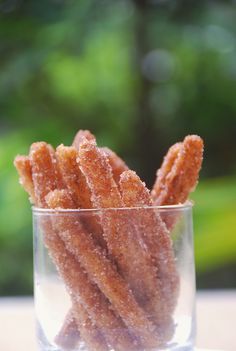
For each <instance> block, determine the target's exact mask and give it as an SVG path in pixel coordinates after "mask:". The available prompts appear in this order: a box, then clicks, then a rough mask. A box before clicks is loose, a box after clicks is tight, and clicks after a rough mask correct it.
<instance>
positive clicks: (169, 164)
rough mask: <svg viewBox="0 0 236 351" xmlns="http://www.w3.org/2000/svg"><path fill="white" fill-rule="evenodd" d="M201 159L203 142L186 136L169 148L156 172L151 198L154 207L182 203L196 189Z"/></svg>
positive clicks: (192, 136)
mask: <svg viewBox="0 0 236 351" xmlns="http://www.w3.org/2000/svg"><path fill="white" fill-rule="evenodd" d="M202 159H203V141H202V139H201V138H200V137H199V136H197V135H188V136H187V137H186V138H185V139H184V141H183V142H182V143H179V144H175V145H174V146H172V148H170V150H169V152H168V153H167V155H166V157H165V159H164V162H163V164H162V166H161V168H160V170H158V172H157V179H156V182H155V184H154V186H153V190H152V198H153V201H154V204H155V205H173V204H179V203H184V202H185V201H186V200H187V199H188V196H189V193H190V192H191V191H193V190H194V189H195V187H196V184H197V180H198V177H199V171H200V169H201V165H202Z"/></svg>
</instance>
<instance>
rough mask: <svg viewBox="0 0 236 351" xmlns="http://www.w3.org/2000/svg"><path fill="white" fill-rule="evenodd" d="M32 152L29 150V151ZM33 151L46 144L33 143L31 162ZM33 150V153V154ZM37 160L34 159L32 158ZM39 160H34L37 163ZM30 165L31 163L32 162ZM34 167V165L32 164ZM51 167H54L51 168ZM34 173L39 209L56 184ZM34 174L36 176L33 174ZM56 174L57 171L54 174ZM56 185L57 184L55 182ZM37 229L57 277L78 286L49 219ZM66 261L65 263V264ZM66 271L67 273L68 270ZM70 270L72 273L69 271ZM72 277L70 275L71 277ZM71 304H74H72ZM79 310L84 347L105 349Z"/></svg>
mask: <svg viewBox="0 0 236 351" xmlns="http://www.w3.org/2000/svg"><path fill="white" fill-rule="evenodd" d="M32 149H33V150H32ZM35 149H37V151H39V152H40V151H42V152H43V151H45V150H47V145H46V144H45V143H37V144H33V145H32V147H31V151H32V152H31V157H32V159H33V160H34V156H35V154H34V151H35ZM37 151H36V154H37ZM51 151H52V149H51V147H50V151H49V152H50V153H51ZM36 159H37V156H36ZM39 159H40V158H38V160H39ZM40 162H42V163H41V165H44V162H43V160H40ZM32 163H33V164H34V161H33V162H32ZM49 164H50V160H49V158H48V159H47V162H45V173H46V174H47V176H48V175H49V174H50V173H51V172H50V171H49V168H50V167H49ZM15 166H16V169H17V171H18V173H19V175H20V178H21V176H22V175H23V176H24V174H25V173H26V172H27V170H28V164H27V166H26V169H24V168H23V167H21V166H22V162H19V159H18V160H17V161H16V162H15ZM34 166H35V165H34ZM53 167H54V166H53ZM34 172H35V174H32V173H33V172H31V174H32V176H33V178H34V179H35V180H36V184H34V192H35V193H36V194H37V197H36V202H35V205H36V206H39V204H44V207H45V198H44V196H45V193H46V192H47V191H48V190H50V188H51V189H53V188H54V187H55V184H56V180H55V178H54V174H53V173H51V175H53V178H52V179H48V181H47V184H45V183H44V181H43V180H41V181H39V182H37V180H38V179H39V178H40V174H41V171H40V168H38V167H37V166H36V167H34ZM36 173H38V174H36ZM56 173H57V172H56ZM27 181H28V184H27V183H26V182H21V183H22V185H23V186H24V188H25V190H26V191H28V189H29V188H30V184H31V183H32V184H33V180H32V179H31V178H30V177H28V178H27ZM59 183H60V182H59ZM41 227H42V229H43V232H44V243H45V245H46V246H47V247H48V250H49V254H50V256H51V257H52V260H53V262H54V263H55V265H56V267H57V269H58V271H59V273H60V275H61V276H62V277H63V278H64V279H65V280H67V279H68V284H69V285H70V286H71V285H73V284H75V286H76V284H78V283H77V279H75V278H74V277H73V273H72V271H73V267H74V266H73V265H76V267H74V268H75V270H74V272H77V270H78V267H77V266H78V265H77V263H76V262H75V260H74V259H73V257H71V256H70V255H68V253H67V252H66V250H65V246H64V244H63V242H62V241H61V240H60V238H59V237H58V236H57V234H56V233H55V231H54V230H53V229H52V226H51V222H50V219H49V218H47V219H45V218H44V220H43V221H41ZM68 262H69V264H68ZM68 268H69V271H68ZM71 268H72V270H71ZM71 274H72V275H71ZM73 305H74V304H73ZM73 307H74V309H75V311H76V310H77V306H73ZM80 307H81V308H80V309H79V311H80V312H79V313H75V314H74V315H75V319H76V323H77V325H78V326H79V329H80V333H81V336H82V337H83V339H84V340H85V342H86V344H87V345H88V347H89V349H91V350H93V349H94V348H95V349H98V350H101V351H103V350H108V348H107V345H106V343H105V340H104V338H103V336H102V335H100V332H99V331H98V329H97V327H96V326H95V325H94V324H93V323H91V322H90V317H89V315H88V313H87V311H86V310H85V309H84V308H83V306H80ZM86 326H89V327H90V329H89V330H90V331H91V332H88V329H87V327H86Z"/></svg>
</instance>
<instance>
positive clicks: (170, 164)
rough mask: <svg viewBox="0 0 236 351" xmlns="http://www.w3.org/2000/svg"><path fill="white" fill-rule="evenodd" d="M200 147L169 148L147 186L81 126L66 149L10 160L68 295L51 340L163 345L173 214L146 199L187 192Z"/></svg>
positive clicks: (170, 323)
mask: <svg viewBox="0 0 236 351" xmlns="http://www.w3.org/2000/svg"><path fill="white" fill-rule="evenodd" d="M202 154H203V142H202V139H201V138H200V137H198V136H194V135H192V136H187V137H186V138H185V139H184V141H183V142H180V143H177V144H175V145H173V146H172V147H171V148H170V149H169V151H168V153H167V155H166V156H165V158H164V161H163V164H162V166H161V168H160V169H159V170H158V172H157V179H156V182H155V184H154V187H153V189H152V191H151V192H150V191H149V190H148V189H147V187H146V185H145V183H144V182H142V180H141V179H140V178H139V177H138V175H137V174H136V173H135V172H133V171H131V170H129V168H128V166H127V165H126V164H125V162H124V161H123V160H122V159H121V158H120V157H119V156H118V155H117V154H116V153H114V152H113V151H112V150H110V149H108V148H106V147H98V146H97V144H96V138H95V136H94V135H93V134H92V133H90V131H88V130H87V131H84V130H80V131H79V132H78V133H77V134H76V136H75V138H74V141H73V144H72V146H64V145H59V146H58V147H57V148H56V150H54V149H53V147H52V146H51V145H49V144H47V143H45V142H38V143H34V144H32V145H31V147H30V152H29V155H28V156H17V157H16V158H15V160H14V165H15V167H16V169H17V171H18V173H19V177H20V183H21V185H22V186H23V187H24V189H25V191H26V192H27V193H28V194H29V196H30V201H31V202H32V203H33V205H34V206H36V209H35V210H34V211H35V216H36V217H37V218H38V223H39V227H40V231H41V233H42V236H43V243H44V245H45V247H46V249H47V251H48V255H49V256H50V258H51V261H52V262H53V264H54V266H55V268H56V270H57V272H58V275H59V276H60V279H61V282H62V284H63V285H64V286H65V288H66V291H67V294H68V296H69V298H70V303H71V307H70V309H69V310H68V312H67V314H66V316H65V320H64V324H62V325H61V329H60V330H58V332H57V333H55V335H54V340H53V341H52V343H53V344H54V346H55V345H57V346H56V347H59V348H60V350H62V351H63V350H73V351H75V350H79V349H80V347H81V345H85V349H86V350H90V351H94V350H96V351H110V350H114V351H144V350H154V349H155V350H159V349H165V347H166V345H167V344H168V342H170V340H171V338H172V336H173V334H174V331H175V322H174V316H173V313H174V310H175V308H176V305H177V300H178V296H179V290H180V277H179V272H178V267H177V264H176V260H175V254H174V248H173V242H172V239H171V230H172V229H173V228H174V226H175V218H174V219H173V220H171V221H170V219H169V218H166V217H165V216H163V215H162V214H161V213H159V211H158V209H157V207H155V206H156V205H172V204H179V203H184V202H185V201H186V200H187V199H188V196H189V193H190V192H191V191H192V190H193V189H194V187H195V186H196V184H197V180H198V176H199V171H200V168H201V164H202ZM40 208H41V209H46V211H43V212H42V210H41V209H40ZM68 210H69V211H68ZM54 346H53V347H54ZM82 347H84V346H82Z"/></svg>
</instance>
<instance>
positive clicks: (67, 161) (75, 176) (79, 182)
mask: <svg viewBox="0 0 236 351" xmlns="http://www.w3.org/2000/svg"><path fill="white" fill-rule="evenodd" d="M56 157H57V161H58V166H59V168H60V171H61V174H62V177H63V181H64V183H65V185H66V187H67V189H68V191H69V193H70V195H71V197H72V199H73V201H74V204H75V206H76V208H83V209H91V208H92V207H93V205H92V202H91V191H90V189H89V187H88V184H87V182H86V178H85V176H84V175H83V173H82V172H81V170H80V168H79V166H78V163H77V161H76V160H77V158H78V151H77V149H76V148H75V147H73V146H67V147H66V146H64V145H60V146H58V148H57V150H56ZM84 222H86V223H85V226H86V229H87V231H88V232H89V233H92V234H93V237H94V238H95V239H96V241H97V242H98V243H99V244H100V245H101V247H103V248H104V249H106V243H105V240H104V238H103V235H102V228H101V225H100V224H99V221H98V218H96V216H95V215H94V216H93V214H92V213H91V215H90V217H89V220H86V217H85V218H84Z"/></svg>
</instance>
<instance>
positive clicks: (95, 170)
mask: <svg viewBox="0 0 236 351" xmlns="http://www.w3.org/2000/svg"><path fill="white" fill-rule="evenodd" d="M78 162H79V164H80V167H81V170H82V171H83V173H84V175H85V176H86V179H87V182H88V184H89V186H90V188H91V191H92V201H93V204H94V207H96V208H113V209H115V208H121V207H124V203H123V201H122V199H121V195H120V193H119V190H118V187H117V184H116V183H115V181H114V178H113V176H112V171H111V167H110V165H109V163H108V160H107V157H106V156H105V154H104V153H103V152H102V151H101V150H100V149H99V148H97V147H96V145H95V143H94V142H84V143H82V144H81V145H80V150H79V160H78ZM101 224H102V227H103V230H104V237H105V239H106V241H107V246H108V250H109V252H110V254H111V255H112V256H113V257H114V259H115V261H116V263H117V265H118V267H119V270H120V272H121V274H122V275H123V276H124V278H125V279H126V280H127V282H128V283H129V285H130V287H131V289H132V291H133V293H134V296H135V298H136V299H137V301H138V302H139V303H140V305H141V306H142V307H143V308H144V310H145V311H146V312H147V315H148V316H153V315H155V313H153V311H155V312H156V313H157V314H158V313H159V311H160V309H161V305H160V304H161V301H160V296H159V291H158V286H157V279H156V275H157V272H156V267H155V265H154V264H153V261H152V257H151V256H150V254H149V252H147V251H146V250H143V246H142V244H141V243H140V241H139V240H138V237H137V235H136V233H135V230H134V228H133V226H132V222H131V221H130V219H129V218H128V216H127V214H125V212H123V211H120V210H118V211H115V210H107V211H106V212H105V213H101ZM144 277H145V279H143V278H144Z"/></svg>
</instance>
